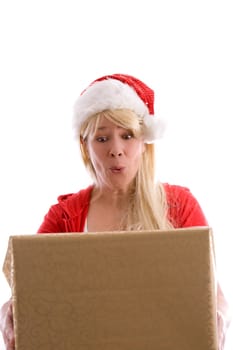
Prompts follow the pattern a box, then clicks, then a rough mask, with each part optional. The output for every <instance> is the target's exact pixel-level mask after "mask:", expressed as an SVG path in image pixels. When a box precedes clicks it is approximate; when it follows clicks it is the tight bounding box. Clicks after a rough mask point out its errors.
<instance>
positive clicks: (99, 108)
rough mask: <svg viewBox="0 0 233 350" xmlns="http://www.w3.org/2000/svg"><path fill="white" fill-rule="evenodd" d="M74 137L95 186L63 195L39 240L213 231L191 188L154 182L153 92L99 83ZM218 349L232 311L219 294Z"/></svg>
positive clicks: (131, 83)
mask: <svg viewBox="0 0 233 350" xmlns="http://www.w3.org/2000/svg"><path fill="white" fill-rule="evenodd" d="M74 129H75V133H76V137H77V139H78V140H79V142H80V149H81V154H82V158H83V161H84V164H85V165H86V167H87V170H88V171H89V172H90V174H91V176H92V178H93V184H92V185H90V186H89V187H88V188H86V189H83V190H81V191H80V192H78V193H76V194H68V195H63V196H60V197H59V198H58V203H57V204H55V205H52V206H51V208H50V210H49V211H48V213H47V215H46V216H45V218H44V221H43V223H42V225H41V226H40V228H39V230H38V233H40V234H43V233H55V232H85V231H92V232H96V231H119V230H126V231H128V230H155V229H172V228H181V227H191V226H206V225H207V220H206V218H205V216H204V214H203V212H202V209H201V207H200V205H199V203H198V202H197V200H196V199H195V198H194V196H193V195H192V194H191V192H190V191H189V190H188V189H187V188H184V187H181V186H175V185H169V184H162V183H160V182H155V174H154V170H155V164H154V144H153V142H154V141H155V140H156V139H157V138H159V137H160V136H161V135H160V134H161V132H162V131H163V124H162V123H161V121H160V120H158V119H157V118H156V117H155V116H154V92H153V90H151V89H150V88H149V87H148V86H146V85H145V84H144V83H143V82H141V81H140V80H138V79H136V78H134V77H132V76H129V75H123V74H113V75H109V76H104V77H102V78H99V79H97V80H95V81H94V82H93V83H92V84H91V85H90V86H89V87H88V88H87V89H86V90H84V91H83V93H82V94H81V96H80V97H79V98H78V100H77V101H76V103H75V108H74ZM218 301H219V310H218V326H219V328H218V332H219V344H220V345H219V349H222V348H223V344H224V338H225V331H226V328H227V324H228V323H227V322H228V321H227V318H226V315H227V303H226V301H225V298H224V296H223V294H222V291H221V289H220V287H219V288H218ZM1 328H2V332H3V335H4V340H5V342H6V345H7V350H10V349H13V348H14V335H13V321H12V308H11V302H10V301H9V302H8V303H6V304H5V305H4V306H3V308H2V322H1Z"/></svg>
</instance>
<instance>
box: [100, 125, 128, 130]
mask: <svg viewBox="0 0 233 350" xmlns="http://www.w3.org/2000/svg"><path fill="white" fill-rule="evenodd" d="M117 128H118V129H125V128H123V127H122V126H119V125H117ZM105 129H110V128H109V127H108V126H98V128H97V130H105ZM126 130H127V129H126Z"/></svg>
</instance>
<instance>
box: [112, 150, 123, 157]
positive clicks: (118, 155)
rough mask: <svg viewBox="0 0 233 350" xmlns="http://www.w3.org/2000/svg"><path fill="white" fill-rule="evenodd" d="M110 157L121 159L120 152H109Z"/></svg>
mask: <svg viewBox="0 0 233 350" xmlns="http://www.w3.org/2000/svg"><path fill="white" fill-rule="evenodd" d="M110 156H111V157H121V156H122V152H114V151H110Z"/></svg>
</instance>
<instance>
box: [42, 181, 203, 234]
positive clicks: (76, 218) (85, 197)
mask: <svg viewBox="0 0 233 350" xmlns="http://www.w3.org/2000/svg"><path fill="white" fill-rule="evenodd" d="M164 188H165V192H166V196H167V201H168V217H169V220H170V221H171V222H172V224H173V225H174V227H175V228H182V227H192V226H207V225H208V223H207V220H206V218H205V216H204V213H203V211H202V209H201V207H200V205H199V203H198V201H197V200H196V199H195V197H194V196H193V195H192V193H191V192H190V191H189V189H188V188H186V187H181V186H177V185H169V184H164ZM92 189H93V185H92V186H89V187H88V188H86V189H83V190H81V191H79V192H78V193H71V194H66V195H62V196H59V197H58V203H57V204H54V205H52V206H51V207H50V209H49V211H48V213H47V214H46V215H45V217H44V221H43V223H42V224H41V226H40V228H39V230H38V231H37V233H64V232H83V231H84V226H85V222H86V218H87V213H88V208H89V203H90V198H91V192H92Z"/></svg>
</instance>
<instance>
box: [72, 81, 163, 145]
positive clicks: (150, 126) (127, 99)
mask: <svg viewBox="0 0 233 350" xmlns="http://www.w3.org/2000/svg"><path fill="white" fill-rule="evenodd" d="M106 109H111V110H114V109H130V110H133V111H134V112H135V113H136V114H137V115H138V116H139V117H141V118H143V124H144V140H145V143H152V142H153V141H155V140H156V139H158V138H160V137H161V136H162V134H163V131H164V128H165V124H164V122H162V121H161V120H160V119H158V118H157V117H155V116H154V91H153V90H152V89H151V88H149V87H148V86H147V85H146V84H144V83H143V82H142V81H140V80H139V79H137V78H135V77H133V76H130V75H126V74H112V75H106V76H103V77H101V78H98V79H96V80H94V81H93V82H92V83H91V84H90V85H89V86H88V87H87V88H86V89H85V90H84V91H83V92H82V93H81V95H80V96H79V98H78V99H77V101H76V102H75V105H74V119H73V126H74V128H75V130H76V133H78V132H79V129H80V126H81V125H82V123H83V122H84V121H85V120H86V119H87V118H88V117H90V116H91V115H94V114H96V113H98V112H101V111H104V110H106Z"/></svg>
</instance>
